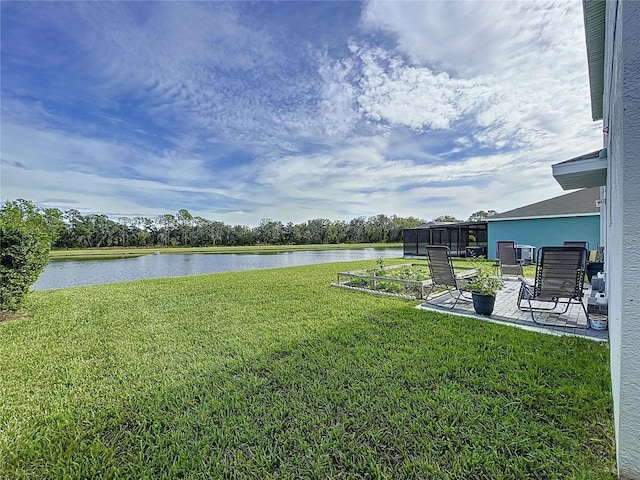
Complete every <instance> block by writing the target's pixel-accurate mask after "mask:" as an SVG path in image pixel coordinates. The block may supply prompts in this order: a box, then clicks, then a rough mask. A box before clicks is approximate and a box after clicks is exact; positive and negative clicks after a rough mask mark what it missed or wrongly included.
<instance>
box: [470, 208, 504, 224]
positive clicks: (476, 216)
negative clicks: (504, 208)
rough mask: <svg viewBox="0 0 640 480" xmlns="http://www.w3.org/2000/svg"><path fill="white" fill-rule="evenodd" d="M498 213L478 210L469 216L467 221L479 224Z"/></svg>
mask: <svg viewBox="0 0 640 480" xmlns="http://www.w3.org/2000/svg"><path fill="white" fill-rule="evenodd" d="M497 213H498V212H496V211H495V210H489V211H486V212H485V211H484V210H478V211H477V212H474V213H472V214H471V216H470V217H469V221H470V222H481V221H482V220H484V219H486V218H491V217H493V216H494V215H496V214H497Z"/></svg>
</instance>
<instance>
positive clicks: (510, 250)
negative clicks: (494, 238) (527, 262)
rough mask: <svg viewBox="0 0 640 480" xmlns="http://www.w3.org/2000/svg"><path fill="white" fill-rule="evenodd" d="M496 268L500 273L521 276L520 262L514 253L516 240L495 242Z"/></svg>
mask: <svg viewBox="0 0 640 480" xmlns="http://www.w3.org/2000/svg"><path fill="white" fill-rule="evenodd" d="M496 257H497V258H496V270H498V271H499V272H500V277H502V275H515V276H522V275H523V273H522V264H521V263H520V262H519V261H518V259H517V255H516V242H512V241H499V242H496Z"/></svg>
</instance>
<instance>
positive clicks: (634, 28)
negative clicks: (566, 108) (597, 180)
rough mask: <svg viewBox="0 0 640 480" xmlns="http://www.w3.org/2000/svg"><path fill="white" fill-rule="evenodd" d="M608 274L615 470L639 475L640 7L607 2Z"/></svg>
mask: <svg viewBox="0 0 640 480" xmlns="http://www.w3.org/2000/svg"><path fill="white" fill-rule="evenodd" d="M605 32H606V34H605V58H604V66H605V75H604V77H605V78H604V95H603V97H604V98H603V102H604V105H603V107H604V110H603V127H604V131H605V132H607V133H606V134H605V137H604V146H605V147H606V148H607V151H608V165H607V174H608V178H607V186H606V198H607V200H606V205H605V209H606V222H605V223H606V240H607V244H606V260H605V266H606V272H607V295H608V297H609V339H610V348H611V380H612V393H613V400H614V416H615V428H616V445H617V459H618V473H619V475H620V478H640V321H639V320H640V289H639V288H638V285H640V242H639V241H638V236H639V235H640V2H632V1H610V2H606V28H605Z"/></svg>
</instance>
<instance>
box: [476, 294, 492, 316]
mask: <svg viewBox="0 0 640 480" xmlns="http://www.w3.org/2000/svg"><path fill="white" fill-rule="evenodd" d="M471 297H472V298H473V308H474V309H475V311H476V313H477V314H478V315H491V314H492V313H493V306H494V305H495V303H496V297H494V296H493V295H482V294H480V293H472V295H471Z"/></svg>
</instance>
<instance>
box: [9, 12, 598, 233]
mask: <svg viewBox="0 0 640 480" xmlns="http://www.w3.org/2000/svg"><path fill="white" fill-rule="evenodd" d="M1 9H2V11H1V15H2V16H1V21H2V25H1V27H2V38H1V40H2V42H1V62H2V65H1V86H2V90H1V94H2V98H1V100H2V117H1V123H0V133H1V138H0V140H1V144H0V156H1V159H2V160H1V161H2V164H1V165H0V187H1V199H2V200H3V201H4V200H7V199H15V198H25V199H29V200H32V201H34V202H36V203H37V204H39V205H41V206H46V207H56V208H60V209H63V210H66V209H69V208H76V209H78V210H80V211H81V212H83V213H96V212H97V213H105V214H107V215H110V216H112V217H121V216H129V217H133V216H155V215H159V214H163V213H175V212H176V211H177V210H179V209H181V208H186V209H187V210H189V212H190V213H191V214H192V215H194V216H195V215H199V216H202V217H205V218H209V219H212V220H219V221H223V222H225V223H228V224H245V225H249V226H254V225H257V224H258V223H259V222H260V220H261V219H266V218H269V219H273V220H280V221H283V222H288V221H292V222H296V223H298V222H303V221H305V220H309V219H313V218H319V217H322V218H329V219H331V220H338V219H344V220H350V219H352V218H354V217H358V216H361V215H364V216H369V215H375V214H379V213H384V214H387V215H392V214H396V215H400V216H410V215H411V216H416V217H419V218H424V219H431V218H434V217H436V216H439V215H443V214H451V215H455V216H458V217H460V218H467V217H468V216H469V215H470V214H471V213H473V212H475V211H477V210H481V209H482V210H489V209H494V210H497V211H506V210H509V209H512V208H516V207H519V206H523V205H526V204H529V203H532V202H535V201H539V200H543V199H545V198H550V197H553V196H556V195H560V194H562V193H563V192H562V191H561V189H560V187H559V186H558V185H557V183H556V182H555V181H554V179H553V177H552V176H551V165H552V164H553V163H557V162H560V161H563V160H567V159H569V158H572V157H574V156H578V155H581V154H584V153H586V152H589V151H592V150H596V149H598V147H599V145H601V135H602V134H601V128H602V127H601V124H600V123H599V122H592V121H591V120H590V118H591V117H590V109H589V93H588V77H587V62H586V52H585V40H584V31H583V24H582V5H581V2H577V1H542V0H541V1H535V2H534V1H508V2H499V1H491V2H481V1H479V2H469V3H468V2H464V1H445V2H435V1H433V2H432V1H429V2H427V1H424V2H411V1H383V2H378V1H373V2H339V1H335V2H302V1H298V2H262V1H260V2H212V3H208V2H121V3H120V2H105V3H100V2H36V3H28V2H23V1H19V2H2V3H1Z"/></svg>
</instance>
